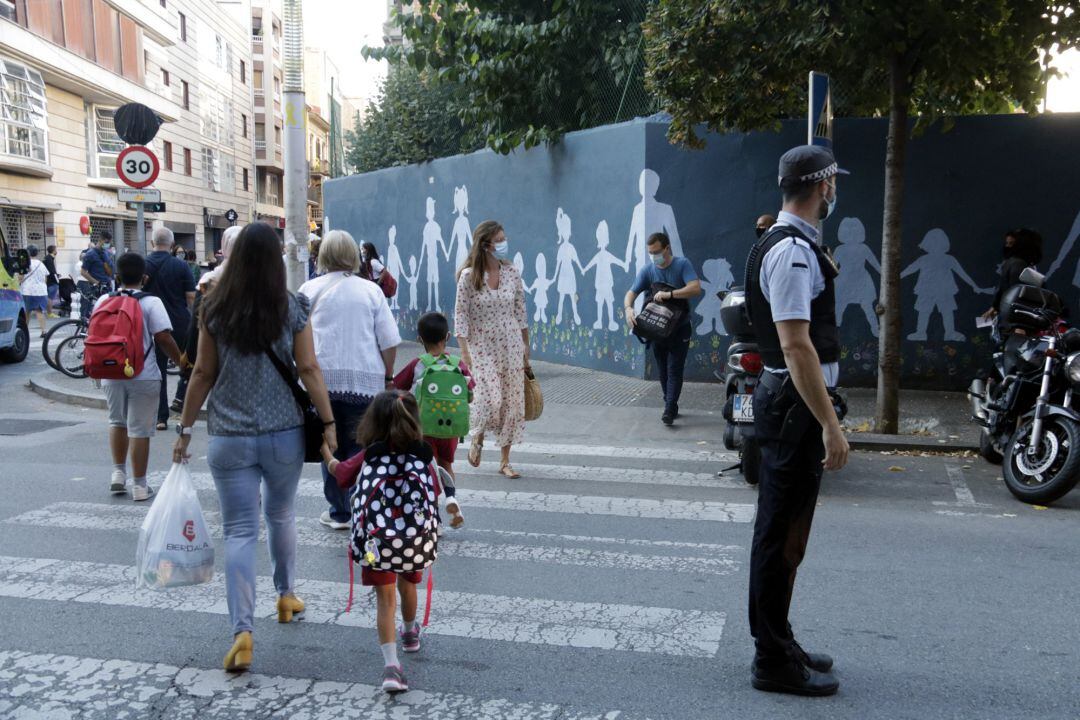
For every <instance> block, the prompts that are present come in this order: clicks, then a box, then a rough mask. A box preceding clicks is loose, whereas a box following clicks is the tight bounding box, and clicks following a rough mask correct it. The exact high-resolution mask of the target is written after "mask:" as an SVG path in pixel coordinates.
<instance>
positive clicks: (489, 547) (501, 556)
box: [4, 502, 743, 575]
mask: <svg viewBox="0 0 1080 720" xmlns="http://www.w3.org/2000/svg"><path fill="white" fill-rule="evenodd" d="M146 511H147V508H146V507H145V506H135V505H105V504H100V503H78V502H61V503H53V504H52V505H48V506H46V507H44V508H41V509H40V510H32V511H30V512H25V513H23V514H21V515H17V516H15V517H12V518H8V519H7V520H5V521H4V522H5V523H7V524H12V525H30V526H33V527H48V528H65V529H73V530H96V531H120V532H133V533H137V532H138V531H139V527H140V526H141V525H142V521H143V518H145V517H146ZM204 516H205V518H206V522H207V528H208V529H209V531H210V534H211V535H212V536H213V537H215V538H219V539H220V538H221V537H223V533H222V528H221V515H220V513H217V512H205V513H204ZM300 520H303V521H304V522H298V523H297V526H296V532H297V537H296V541H297V544H299V545H302V546H310V547H323V548H330V549H333V550H339V551H342V552H343V551H344V548H345V543H346V538H347V537H348V535H347V534H346V533H343V532H334V531H330V530H327V529H326V528H324V527H322V526H321V525H318V524H317V523H316V521H315V519H314V518H300ZM260 535H261V538H260V539H265V535H266V533H265V528H264V529H262V531H261V533H260ZM508 537H513V536H508ZM548 538H552V539H558V540H560V541H561V542H560V544H557V545H520V544H515V543H488V542H479V541H476V540H469V539H467V538H465V537H462V535H461V534H460V531H457V530H447V531H446V532H445V533H444V534H443V535H442V537H441V538H440V543H439V555H440V557H442V558H446V557H467V558H473V559H479V560H499V561H510V562H537V563H544V564H553V565H576V566H580V567H591V568H602V569H615V570H652V571H661V572H675V573H694V574H698V575H731V574H732V573H734V572H736V571H737V570H738V569H739V562H738V560H736V559H735V555H736V554H741V553H742V552H743V548H741V547H739V546H721V545H715V546H711V547H708V546H707V548H700V549H709V550H710V552H711V553H712V554H710V555H709V556H677V555H646V554H641V553H626V552H612V551H610V550H595V549H590V548H575V547H566V546H565V544H563V543H566V542H576V543H589V544H619V539H617V538H592V537H586V536H576V537H575V536H571V535H563V536H555V535H552V536H548ZM533 539H547V538H543V537H541V536H539V534H537V536H535V537H533ZM645 544H652V543H648V542H647V541H645Z"/></svg>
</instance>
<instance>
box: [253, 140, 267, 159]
mask: <svg viewBox="0 0 1080 720" xmlns="http://www.w3.org/2000/svg"><path fill="white" fill-rule="evenodd" d="M255 159H256V160H265V159H266V141H265V140H256V141H255Z"/></svg>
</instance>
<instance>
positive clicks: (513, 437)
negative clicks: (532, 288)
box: [454, 263, 528, 447]
mask: <svg viewBox="0 0 1080 720" xmlns="http://www.w3.org/2000/svg"><path fill="white" fill-rule="evenodd" d="M471 275H472V271H471V270H465V271H464V272H463V273H461V277H460V278H458V284H457V303H456V306H455V308H454V330H455V334H456V335H457V336H458V337H459V338H465V339H466V340H467V341H468V344H469V354H470V356H471V357H472V365H471V366H470V367H469V370H470V371H472V375H473V379H474V380H475V381H476V390H475V392H474V394H473V402H472V405H471V407H470V411H469V425H470V427H471V430H472V433H473V434H474V435H475V434H476V433H484V434H485V437H488V438H490V436H491V435H492V434H494V435H495V439H496V444H497V445H498V446H499V447H506V446H507V445H515V444H517V443H520V442H521V441H522V439H523V438H524V436H525V341H524V340H523V339H522V337H521V331H522V330H524V329H526V328H527V327H528V322H527V320H526V318H525V291H524V290H523V289H522V284H521V274H520V273H519V272H518V271H517V270H516V269H515V268H514V266H513V265H510V264H508V263H506V264H503V265H502V266H501V267H500V269H499V287H498V288H497V289H495V290H492V289H491V287H489V286H488V283H487V273H485V277H484V283H483V284H482V285H481V286H480V289H479V290H476V289H474V287H473V284H472V280H471Z"/></svg>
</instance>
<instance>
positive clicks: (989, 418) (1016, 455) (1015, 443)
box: [968, 268, 1080, 504]
mask: <svg viewBox="0 0 1080 720" xmlns="http://www.w3.org/2000/svg"><path fill="white" fill-rule="evenodd" d="M1044 279H1045V278H1044V277H1043V276H1042V275H1040V274H1039V273H1038V272H1037V271H1035V270H1034V269H1033V268H1027V269H1025V270H1024V271H1023V272H1022V273H1021V274H1020V284H1018V285H1014V286H1013V287H1011V288H1009V290H1008V291H1006V293H1005V294H1004V296H1003V297H1002V300H1001V307H1000V308H999V311H998V327H999V330H1001V331H1004V332H1007V334H1008V337H1007V339H1006V341H1005V344H1004V347H1003V348H1002V349H1001V350H1000V351H999V352H997V353H995V355H994V367H993V371H992V372H991V373H989V374H987V375H986V376H985V377H979V378H976V379H975V380H973V381H972V383H971V385H970V387H969V388H968V397H969V398H970V400H971V408H972V419H973V420H974V421H975V422H977V423H978V424H980V425H982V427H983V429H982V432H981V440H980V453H981V455H982V456H983V457H984V458H985V459H986V460H988V461H990V462H993V463H1001V464H1002V475H1003V478H1004V481H1005V486H1006V487H1007V488H1008V489H1009V492H1011V493H1012V494H1013V495H1014V496H1016V497H1017V498H1018V499H1020V500H1022V501H1024V502H1027V503H1035V504H1047V503H1051V502H1053V501H1054V500H1058V499H1060V498H1061V497H1063V496H1064V495H1065V494H1066V493H1068V492H1069V491H1070V490H1072V488H1073V487H1074V486H1075V485H1076V483H1077V481H1078V480H1080V406H1078V402H1077V399H1076V398H1075V397H1074V396H1075V394H1076V391H1078V390H1080V330H1077V329H1076V328H1069V327H1068V325H1067V324H1066V323H1065V322H1064V321H1063V320H1062V314H1063V312H1064V306H1063V304H1062V302H1061V298H1060V297H1058V295H1057V294H1056V293H1053V292H1051V291H1049V290H1046V289H1045V288H1043V282H1044Z"/></svg>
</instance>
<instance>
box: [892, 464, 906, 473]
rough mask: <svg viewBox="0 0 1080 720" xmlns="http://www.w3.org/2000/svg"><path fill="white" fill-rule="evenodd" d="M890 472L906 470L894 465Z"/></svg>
mask: <svg viewBox="0 0 1080 720" xmlns="http://www.w3.org/2000/svg"><path fill="white" fill-rule="evenodd" d="M889 472H904V468H902V467H900V466H899V465H893V466H892V467H890V468H889Z"/></svg>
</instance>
